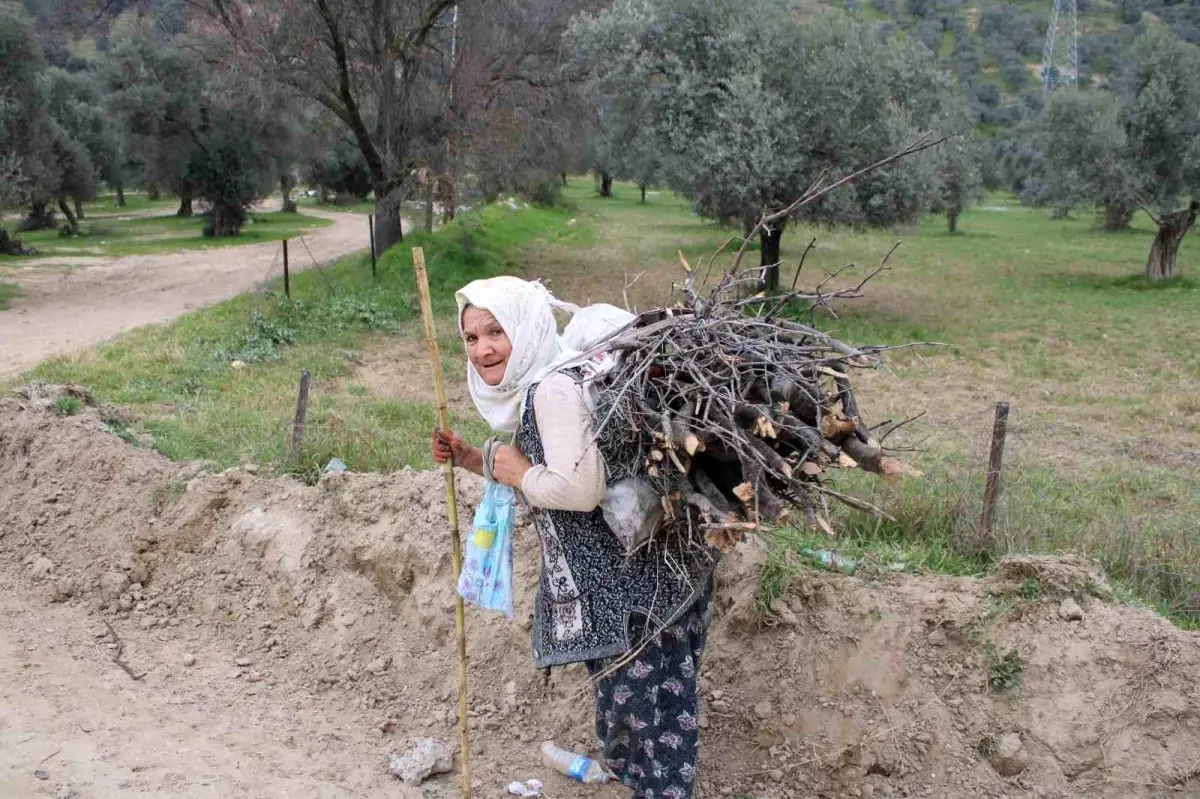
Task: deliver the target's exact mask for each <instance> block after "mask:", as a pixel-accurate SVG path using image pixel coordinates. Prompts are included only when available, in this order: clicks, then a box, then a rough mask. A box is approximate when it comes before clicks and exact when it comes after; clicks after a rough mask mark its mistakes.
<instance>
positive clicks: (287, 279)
mask: <svg viewBox="0 0 1200 799" xmlns="http://www.w3.org/2000/svg"><path fill="white" fill-rule="evenodd" d="M287 245H288V240H287V239H284V240H283V293H284V294H285V295H287V298H288V299H289V300H290V299H291V298H292V278H291V275H290V274H288V251H287Z"/></svg>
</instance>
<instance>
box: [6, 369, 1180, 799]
mask: <svg viewBox="0 0 1200 799" xmlns="http://www.w3.org/2000/svg"><path fill="white" fill-rule="evenodd" d="M60 390H61V389H54V388H46V387H43V388H40V389H30V388H27V389H23V390H22V392H21V393H20V394H18V395H14V396H11V397H7V398H4V399H2V400H0V796H5V797H9V796H12V797H26V796H29V797H51V796H56V797H67V796H72V797H80V799H101V797H103V799H109V798H110V797H168V796H169V797H180V796H186V797H278V796H287V797H295V798H297V799H307V798H308V797H313V798H316V797H322V798H324V797H362V796H372V797H389V796H391V797H414V798H415V797H419V796H420V797H429V798H430V799H434V798H436V797H443V796H444V797H451V796H457V795H458V794H459V784H458V781H457V780H458V775H457V773H456V772H451V773H448V774H441V775H434V776H432V777H430V778H429V779H428V780H427V781H425V782H424V784H423V785H421V786H420V787H419V788H418V787H414V786H411V785H408V784H405V783H402V782H401V781H400V780H399V779H397V777H395V776H393V775H392V774H391V772H390V771H389V763H390V762H391V759H392V756H393V755H395V754H402V753H404V752H405V751H406V750H407V749H408V747H409V746H410V745H411V744H413V743H415V742H417V741H418V740H420V739H425V738H433V739H435V740H437V741H441V742H444V743H445V744H446V745H448V746H449V747H451V749H456V746H457V738H456V731H455V720H456V716H455V691H456V677H455V661H454V616H453V594H452V593H451V590H450V584H451V579H450V563H449V556H448V551H449V546H448V542H447V536H448V532H447V530H446V525H445V521H444V519H445V517H444V506H443V502H444V494H443V490H442V483H441V475H440V474H438V473H422V472H413V471H403V472H399V473H396V474H393V475H386V476H385V475H356V474H345V475H326V476H325V477H324V478H323V479H322V480H321V482H320V483H319V484H317V485H312V486H308V485H304V484H302V483H300V482H297V481H296V480H294V479H292V478H289V477H282V476H272V475H267V474H262V473H259V470H258V469H257V468H256V467H254V466H252V465H247V466H246V467H244V468H241V469H234V470H230V471H228V472H224V473H217V474H213V473H207V472H204V471H203V470H202V469H201V468H200V465H199V464H180V463H173V462H170V461H168V460H166V459H164V458H162V457H161V456H159V455H157V454H156V453H154V452H152V451H149V450H146V449H141V448H138V447H135V446H132V445H130V444H128V443H126V442H125V441H123V440H122V439H120V438H118V437H117V436H116V435H115V434H114V433H113V432H112V424H111V422H113V421H114V420H119V418H120V412H119V411H118V410H117V409H112V408H103V407H96V406H95V405H93V404H89V405H88V406H87V407H86V408H85V410H84V411H83V412H81V413H79V414H77V415H74V416H70V417H66V418H63V417H59V416H56V415H55V414H54V413H53V397H54V396H55V394H56V392H58V391H60ZM77 393H78V394H79V396H81V397H83V398H85V399H87V397H86V393H84V392H77ZM106 420H108V421H106ZM460 488H461V492H460V494H461V503H462V506H461V508H460V510H459V514H460V517H461V518H469V517H470V511H471V509H472V506H473V503H474V502H476V501H477V500H478V497H479V494H480V486H479V485H478V483H477V482H475V481H473V480H468V479H465V478H463V479H461V480H460ZM532 539H533V534H532V532H531V531H530V530H527V529H523V530H520V531H519V532H518V545H517V566H516V578H517V583H518V592H517V608H518V613H517V620H516V622H514V623H509V622H507V621H506V620H505V619H504V618H503V617H502V616H498V615H495V614H485V613H483V612H481V611H477V610H474V609H470V608H469V609H468V636H469V649H470V684H471V708H472V711H471V724H472V727H471V749H472V752H471V767H472V774H473V777H474V779H475V782H476V795H477V796H481V797H499V796H502V795H505V794H504V790H505V786H506V785H507V784H508V783H509V782H511V781H512V780H524V779H527V778H529V777H538V778H540V779H541V780H543V781H544V782H545V783H546V791H547V794H548V795H549V796H552V797H555V799H564V798H565V797H582V796H599V797H617V796H622V795H624V794H623V792H622V791H620V790H619V789H617V788H614V787H605V788H598V789H597V788H585V787H582V786H578V785H575V784H573V783H570V782H568V781H567V780H565V779H563V778H561V777H559V776H558V775H555V774H551V773H547V770H546V769H545V768H544V767H543V766H542V765H541V764H540V761H539V758H538V752H537V746H538V743H539V742H540V741H542V740H544V739H548V738H552V739H555V740H556V741H558V742H559V743H560V744H563V745H568V746H573V747H577V748H580V749H581V750H582V749H590V748H591V747H592V742H591V735H590V730H591V723H592V722H591V710H590V697H589V694H588V685H587V681H586V673H585V672H584V671H583V669H582V668H579V667H570V668H566V669H561V670H556V671H554V672H553V673H552V675H551V676H550V678H549V679H548V680H547V678H546V677H545V675H544V674H543V673H541V672H539V671H537V670H535V669H534V668H533V666H532V663H531V661H530V655H529V640H528V639H529V632H528V631H529V627H530V607H531V603H532V591H533V587H534V584H535V575H536V558H537V548H536V546H535V544H534V541H533V540H532ZM764 563H765V556H764V554H763V551H762V549H761V546H760V545H758V544H756V543H754V542H753V541H749V542H746V543H744V544H743V545H742V547H741V549H740V550H739V551H738V552H736V553H735V554H734V556H732V557H730V558H729V559H727V561H726V562H725V563H724V564H723V566H722V569H721V572H720V577H721V580H720V584H719V589H718V591H719V593H718V600H719V610H718V616H717V619H716V621H715V622H714V626H713V630H712V634H711V636H710V643H709V649H708V651H707V659H706V663H705V665H704V668H703V670H702V672H701V681H702V686H703V689H704V695H705V704H704V708H703V725H704V729H705V736H704V739H703V741H704V749H703V754H702V758H701V777H700V779H699V783H698V787H697V793H696V795H697V796H698V797H702V798H703V797H720V796H736V797H761V798H762V799H785V798H787V799H793V798H796V799H798V798H799V797H889V796H891V797H1044V798H1045V799H1050V798H1051V797H1131V796H1140V797H1159V796H1163V797H1165V796H1173V797H1174V796H1189V795H1191V796H1200V687H1198V684H1197V675H1198V674H1200V646H1198V644H1200V636H1197V635H1195V634H1192V633H1187V632H1182V631H1180V630H1178V629H1176V628H1175V627H1173V626H1172V625H1170V624H1169V623H1168V622H1166V621H1164V620H1163V619H1161V618H1159V617H1157V616H1156V615H1155V614H1153V613H1152V612H1150V611H1148V610H1143V609H1134V608H1130V607H1125V606H1122V605H1119V604H1115V603H1114V602H1113V601H1112V597H1111V592H1110V590H1109V589H1108V587H1107V585H1106V583H1105V581H1104V578H1103V576H1102V575H1101V574H1100V573H1099V572H1098V571H1097V570H1096V569H1095V568H1093V567H1092V566H1091V565H1090V564H1089V563H1087V562H1086V561H1084V560H1082V559H1080V558H1076V557H1069V556H1068V557H1063V558H1035V557H1028V558H1014V559H1009V560H1007V561H1005V562H1003V563H1002V564H1001V565H1000V568H999V569H998V570H997V572H996V573H995V574H993V575H990V576H988V577H986V578H983V579H974V578H951V577H945V576H940V575H933V574H909V573H894V572H890V571H888V570H887V569H881V570H878V571H872V570H870V569H866V570H864V571H863V573H862V576H858V577H847V576H844V575H840V574H835V573H828V572H819V571H806V572H802V573H801V576H800V577H799V578H797V579H796V580H794V581H792V583H791V584H790V585H789V587H788V591H787V594H786V596H784V597H783V598H781V599H779V600H778V601H776V602H775V603H774V606H773V608H772V611H771V612H770V613H768V614H766V615H765V616H763V615H761V614H757V613H755V612H754V596H755V591H756V588H757V584H758V575H759V574H760V572H761V569H762V568H763V564H764Z"/></svg>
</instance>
